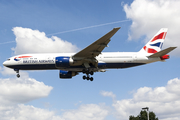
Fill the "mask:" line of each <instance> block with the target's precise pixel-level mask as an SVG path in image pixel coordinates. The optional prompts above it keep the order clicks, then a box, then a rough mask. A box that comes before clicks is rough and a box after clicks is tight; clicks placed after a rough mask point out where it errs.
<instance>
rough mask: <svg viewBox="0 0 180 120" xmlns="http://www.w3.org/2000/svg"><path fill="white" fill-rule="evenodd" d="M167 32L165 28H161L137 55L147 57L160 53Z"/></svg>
mask: <svg viewBox="0 0 180 120" xmlns="http://www.w3.org/2000/svg"><path fill="white" fill-rule="evenodd" d="M167 30H168V29H167V28H161V29H160V30H159V32H158V33H157V34H156V35H155V36H154V37H153V38H152V39H151V40H150V41H149V42H148V43H147V44H146V45H145V46H144V47H143V48H142V49H141V50H140V51H139V53H141V54H144V55H146V56H149V55H152V54H154V53H157V52H159V51H161V49H162V45H163V42H164V39H165V37H166V33H167Z"/></svg>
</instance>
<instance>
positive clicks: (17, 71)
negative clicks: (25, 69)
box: [14, 69, 20, 78]
mask: <svg viewBox="0 0 180 120" xmlns="http://www.w3.org/2000/svg"><path fill="white" fill-rule="evenodd" d="M14 71H16V73H17V75H16V76H17V78H19V77H20V75H19V69H14Z"/></svg>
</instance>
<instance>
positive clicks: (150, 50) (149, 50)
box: [147, 48, 157, 53]
mask: <svg viewBox="0 0 180 120" xmlns="http://www.w3.org/2000/svg"><path fill="white" fill-rule="evenodd" d="M147 52H148V53H157V51H156V50H154V49H151V48H148V50H147Z"/></svg>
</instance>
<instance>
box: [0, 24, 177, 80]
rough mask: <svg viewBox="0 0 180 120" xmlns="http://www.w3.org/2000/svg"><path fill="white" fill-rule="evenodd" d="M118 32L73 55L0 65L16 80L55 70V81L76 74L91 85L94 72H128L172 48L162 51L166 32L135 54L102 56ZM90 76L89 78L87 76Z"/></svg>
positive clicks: (20, 59)
mask: <svg viewBox="0 0 180 120" xmlns="http://www.w3.org/2000/svg"><path fill="white" fill-rule="evenodd" d="M119 29H120V27H118V28H114V29H112V30H111V31H110V32H108V33H107V34H105V35H104V36H102V37H101V38H100V39H98V40H96V41H95V42H93V43H92V44H90V45H89V46H87V47H86V48H84V49H83V50H81V51H79V52H77V53H44V54H38V53H37V54H23V55H16V56H13V57H10V58H9V59H7V60H6V61H5V62H4V63H3V65H4V66H5V67H8V68H12V69H14V71H16V73H17V77H18V78H19V77H20V74H19V70H53V69H58V70H59V71H60V72H59V77H60V78H62V79H70V78H72V77H73V76H76V75H78V74H79V73H81V72H82V73H83V74H85V75H84V76H83V79H84V80H85V79H87V80H90V81H93V77H91V76H92V75H93V74H94V72H105V71H106V70H107V69H120V68H129V67H135V66H139V65H144V64H148V63H152V62H157V61H165V60H166V59H169V55H167V53H169V52H171V51H172V50H174V49H175V48H176V47H169V48H166V49H164V50H161V49H162V46H163V42H164V39H165V36H166V33H167V30H168V29H167V28H162V29H160V30H159V32H158V33H157V34H156V35H155V36H154V37H153V38H152V39H151V40H150V41H149V42H148V43H147V44H146V45H145V46H144V47H143V48H142V49H141V50H140V51H138V52H102V51H103V49H104V48H105V47H107V46H108V43H109V42H110V38H111V37H112V36H113V35H114V34H115V33H116V32H117V31H118V30H119ZM90 75H91V76H90Z"/></svg>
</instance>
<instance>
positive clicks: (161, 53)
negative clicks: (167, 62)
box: [149, 47, 177, 58]
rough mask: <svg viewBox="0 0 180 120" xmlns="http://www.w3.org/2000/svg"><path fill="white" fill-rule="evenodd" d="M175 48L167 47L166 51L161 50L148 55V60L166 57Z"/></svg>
mask: <svg viewBox="0 0 180 120" xmlns="http://www.w3.org/2000/svg"><path fill="white" fill-rule="evenodd" d="M175 48H177V47H169V48H167V49H164V50H161V51H160V52H157V53H154V54H152V55H150V56H149V58H153V57H162V56H164V55H166V54H167V53H169V52H171V51H172V50H174V49H175Z"/></svg>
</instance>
